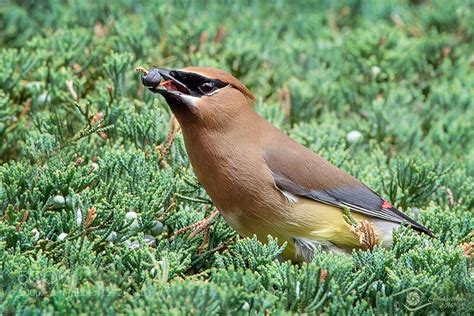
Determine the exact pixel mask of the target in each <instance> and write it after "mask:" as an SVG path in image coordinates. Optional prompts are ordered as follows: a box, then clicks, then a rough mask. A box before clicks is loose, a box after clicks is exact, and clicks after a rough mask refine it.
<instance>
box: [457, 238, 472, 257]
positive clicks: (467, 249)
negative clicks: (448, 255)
mask: <svg viewBox="0 0 474 316" xmlns="http://www.w3.org/2000/svg"><path fill="white" fill-rule="evenodd" d="M459 246H460V247H461V248H462V251H463V252H464V255H465V256H466V257H468V258H469V259H472V258H474V241H471V242H465V243H462V244H460V245H459Z"/></svg>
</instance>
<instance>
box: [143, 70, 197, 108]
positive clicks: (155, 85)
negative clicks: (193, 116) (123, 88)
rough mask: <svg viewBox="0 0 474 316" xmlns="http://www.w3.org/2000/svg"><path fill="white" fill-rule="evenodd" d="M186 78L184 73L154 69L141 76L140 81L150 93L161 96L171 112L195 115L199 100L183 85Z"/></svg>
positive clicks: (186, 74) (186, 75) (187, 75)
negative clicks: (184, 110)
mask: <svg viewBox="0 0 474 316" xmlns="http://www.w3.org/2000/svg"><path fill="white" fill-rule="evenodd" d="M188 77H189V74H188V73H186V72H184V71H180V70H168V69H163V68H154V69H150V70H148V72H147V73H146V74H145V75H142V77H141V81H142V83H143V85H144V86H145V87H147V88H148V90H150V91H151V92H153V93H159V94H161V95H162V96H163V97H164V98H165V100H166V102H167V103H168V105H169V106H170V107H171V109H172V110H173V111H182V110H183V109H187V110H189V111H186V112H192V113H196V111H197V101H198V100H199V98H198V97H197V96H196V95H195V92H194V91H193V90H192V89H190V88H188V87H187V85H186V84H185V83H183V81H186V80H187V78H188Z"/></svg>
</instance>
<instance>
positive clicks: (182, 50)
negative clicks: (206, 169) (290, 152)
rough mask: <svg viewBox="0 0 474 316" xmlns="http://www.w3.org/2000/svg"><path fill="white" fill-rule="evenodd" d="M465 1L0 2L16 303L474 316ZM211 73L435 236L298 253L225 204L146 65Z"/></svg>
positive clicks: (4, 167)
mask: <svg viewBox="0 0 474 316" xmlns="http://www.w3.org/2000/svg"><path fill="white" fill-rule="evenodd" d="M473 35H474V15H473V4H472V2H471V1H469V0H453V1H442V0H432V1H423V0H421V1H420V0H418V1H415V0H412V1H408V0H406V1H362V0H361V1H355V0H354V1H337V2H336V1H334V2H329V1H272V2H270V1H268V2H266V1H192V2H191V1H190V2H188V1H159V2H158V1H146V2H144V1H143V2H142V1H132V0H118V1H106V0H99V1H80V0H70V1H55V0H45V1H18V2H13V1H7V2H6V3H3V4H0V43H1V46H0V269H1V272H0V313H2V314H7V315H10V314H54V313H58V314H79V313H91V314H96V313H100V314H102V313H104V314H105V313H107V314H115V313H120V314H121V313H124V314H163V315H168V314H175V315H180V314H192V313H194V314H196V315H207V314H221V315H226V314H241V315H247V314H251V315H255V314H259V315H261V314H265V315H268V314H275V315H280V314H282V315H286V314H295V313H310V314H311V313H327V314H355V315H359V314H369V315H371V314H372V315H374V314H406V313H414V314H420V315H421V314H425V313H452V314H469V313H470V314H472V313H473V312H474V306H473V301H474V299H473V292H474V278H473V269H472V256H473V254H472V248H473V247H474V234H473V227H474V216H473V207H474V195H473V191H474V128H473V122H474V104H473V92H474V72H473V69H474V53H473V52H474V50H473ZM190 65H196V66H212V67H216V68H222V69H225V70H227V71H229V72H231V73H232V74H233V75H235V76H236V77H237V78H239V79H240V80H241V81H242V82H243V83H244V84H245V85H247V87H248V88H249V89H250V90H251V91H252V92H253V93H254V94H255V95H256V96H257V102H256V105H255V108H256V110H257V111H258V112H259V113H260V114H261V115H263V116H264V117H266V118H267V119H269V120H270V121H272V122H273V123H274V124H275V125H276V126H278V127H279V128H281V129H283V130H284V131H285V132H286V133H288V134H289V135H290V136H291V137H293V138H294V139H296V140H297V141H299V142H301V143H302V144H304V145H306V146H308V147H309V148H311V149H312V150H314V151H316V152H318V153H320V154H321V155H322V156H323V157H325V158H326V159H328V160H329V161H331V162H332V163H334V164H335V165H337V166H339V167H341V168H342V169H344V170H346V171H347V172H349V173H351V174H352V175H354V176H356V177H358V178H359V179H360V180H362V181H363V182H364V183H366V184H367V185H369V186H370V187H372V188H373V189H374V190H376V191H377V192H379V193H381V194H382V195H383V196H384V197H386V198H387V199H389V200H390V201H391V202H392V203H393V204H394V205H395V206H397V207H398V208H399V209H401V210H403V211H404V212H405V213H406V214H408V215H410V216H411V217H413V218H415V219H417V220H418V221H419V222H420V223H421V224H423V225H425V226H426V227H428V228H429V229H431V230H432V231H433V232H434V234H435V235H436V236H437V238H435V239H433V238H429V237H427V236H424V235H419V234H417V233H415V232H414V231H412V230H410V229H408V228H405V227H402V228H401V229H399V230H397V231H396V232H395V235H394V240H395V241H394V246H393V248H392V249H383V248H380V247H376V248H375V249H373V250H372V251H354V252H353V254H352V256H344V255H338V254H332V253H326V252H322V251H317V253H316V255H315V258H314V260H313V262H311V263H309V264H302V265H293V264H291V263H289V262H280V261H279V260H278V255H279V253H280V252H281V251H282V249H283V248H282V247H284V245H281V244H279V243H278V241H277V240H274V239H272V238H271V237H269V240H268V243H266V244H265V243H260V242H259V241H257V240H256V239H241V238H239V237H238V236H237V235H236V233H235V232H234V231H233V230H232V229H231V228H230V227H229V226H228V225H227V224H226V223H225V222H224V220H223V219H222V218H221V217H220V216H216V217H215V218H213V219H212V221H210V222H211V226H210V228H209V229H205V227H194V228H192V229H188V230H183V228H184V227H187V226H188V225H191V224H193V223H196V222H198V221H200V220H202V219H204V218H206V217H208V216H209V215H210V214H211V213H212V212H213V210H214V209H213V206H212V203H211V202H210V201H209V198H208V197H207V195H206V193H205V191H204V190H203V189H202V187H201V186H200V185H199V183H198V182H197V180H196V178H195V176H194V175H193V171H192V169H191V167H190V165H189V162H188V159H187V156H186V153H185V150H184V146H183V145H184V144H183V140H182V137H181V135H180V134H179V132H178V131H177V129H176V126H174V125H173V121H172V119H171V116H170V111H169V109H168V107H167V105H166V103H165V102H164V101H163V100H162V99H161V98H159V97H157V96H156V95H153V94H151V93H149V92H148V91H145V89H144V88H143V87H142V86H141V84H140V81H139V76H138V74H137V73H135V72H134V68H135V67H136V66H147V67H153V66H161V67H165V68H181V67H185V66H190Z"/></svg>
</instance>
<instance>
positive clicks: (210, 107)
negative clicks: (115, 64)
mask: <svg viewBox="0 0 474 316" xmlns="http://www.w3.org/2000/svg"><path fill="white" fill-rule="evenodd" d="M141 80H142V83H143V85H144V86H145V87H147V88H148V89H149V90H150V91H152V92H155V93H159V94H161V95H162V96H163V97H164V98H165V100H166V102H167V103H168V105H169V106H170V108H171V110H172V111H173V113H174V114H175V115H176V117H177V119H178V121H179V122H180V123H181V125H186V124H199V125H203V126H206V127H207V128H212V127H216V128H219V127H222V126H223V125H225V124H227V123H229V122H231V121H232V119H233V118H235V117H237V116H238V115H239V113H241V112H242V111H248V110H249V109H250V108H251V104H252V102H253V101H254V99H255V97H254V96H253V95H252V93H251V92H250V91H249V90H248V89H247V88H246V87H245V86H244V85H243V84H242V83H241V82H240V81H239V80H237V79H236V78H235V77H234V76H232V75H230V74H228V73H227V72H225V71H223V70H220V69H215V68H205V67H188V68H184V69H179V70H169V69H163V68H156V69H151V70H149V71H148V73H147V74H146V75H144V76H142V78H141Z"/></svg>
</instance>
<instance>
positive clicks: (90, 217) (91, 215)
mask: <svg viewBox="0 0 474 316" xmlns="http://www.w3.org/2000/svg"><path fill="white" fill-rule="evenodd" d="M96 217H97V211H96V209H95V207H90V208H89V209H88V210H87V215H86V220H85V221H84V228H85V229H87V228H89V227H90V226H91V225H92V223H93V222H94V220H95V218H96Z"/></svg>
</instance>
